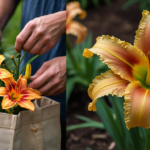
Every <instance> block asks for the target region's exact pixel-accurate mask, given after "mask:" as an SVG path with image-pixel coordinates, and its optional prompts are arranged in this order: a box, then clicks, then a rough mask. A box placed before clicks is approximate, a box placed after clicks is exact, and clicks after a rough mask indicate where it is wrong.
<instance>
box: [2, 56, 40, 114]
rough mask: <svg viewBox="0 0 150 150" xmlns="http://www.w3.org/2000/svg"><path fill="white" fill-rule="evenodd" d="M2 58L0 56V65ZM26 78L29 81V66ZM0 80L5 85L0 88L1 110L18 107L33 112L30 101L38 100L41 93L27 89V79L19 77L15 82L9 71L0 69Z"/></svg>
mask: <svg viewBox="0 0 150 150" xmlns="http://www.w3.org/2000/svg"><path fill="white" fill-rule="evenodd" d="M4 59H5V58H4V56H3V55H0V65H1V63H2V62H3V60H4ZM27 72H28V73H26V76H27V77H28V79H29V75H30V72H31V66H30V65H28V66H27ZM0 80H1V81H3V82H4V83H5V87H0V96H3V97H4V98H3V100H2V103H1V105H2V109H7V110H8V109H10V108H12V107H14V106H15V107H16V106H17V105H20V107H23V108H26V109H29V110H31V111H34V109H35V107H34V105H33V103H32V102H31V100H34V99H40V98H41V93H40V92H39V91H38V90H34V89H32V88H28V87H27V78H26V77H25V76H22V75H20V77H19V79H18V80H17V82H16V81H15V79H14V77H13V74H11V73H10V72H9V71H7V70H5V69H3V68H0Z"/></svg>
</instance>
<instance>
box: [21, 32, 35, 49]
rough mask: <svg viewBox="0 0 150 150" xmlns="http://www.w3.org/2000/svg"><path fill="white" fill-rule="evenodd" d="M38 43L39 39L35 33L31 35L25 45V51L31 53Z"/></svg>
mask: <svg viewBox="0 0 150 150" xmlns="http://www.w3.org/2000/svg"><path fill="white" fill-rule="evenodd" d="M36 43H38V38H37V37H36V35H35V34H34V32H33V33H32V34H31V35H30V37H29V38H28V39H27V41H26V42H25V43H24V45H23V49H24V50H25V51H30V50H31V49H32V48H33V47H34V45H35V44H36Z"/></svg>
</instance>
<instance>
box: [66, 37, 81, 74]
mask: <svg viewBox="0 0 150 150" xmlns="http://www.w3.org/2000/svg"><path fill="white" fill-rule="evenodd" d="M66 47H67V52H68V54H69V55H70V57H71V60H72V63H73V65H74V67H75V68H76V69H77V71H78V73H79V75H80V76H82V77H84V74H83V72H82V70H81V68H80V67H79V65H78V63H77V62H76V60H75V58H74V56H73V55H72V48H71V44H70V41H69V37H68V35H66Z"/></svg>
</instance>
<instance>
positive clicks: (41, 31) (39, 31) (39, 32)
mask: <svg viewBox="0 0 150 150" xmlns="http://www.w3.org/2000/svg"><path fill="white" fill-rule="evenodd" d="M42 35H44V30H43V29H41V28H40V29H38V30H37V36H42Z"/></svg>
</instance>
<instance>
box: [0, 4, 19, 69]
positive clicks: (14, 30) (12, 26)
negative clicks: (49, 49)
mask: <svg viewBox="0 0 150 150" xmlns="http://www.w3.org/2000/svg"><path fill="white" fill-rule="evenodd" d="M21 8H22V1H21V2H20V3H19V5H18V7H17V9H16V11H15V13H14V15H13V16H12V18H11V19H10V21H9V22H8V24H7V26H6V27H5V29H4V30H3V31H2V41H1V53H2V54H3V55H4V56H5V57H6V63H7V65H8V66H9V68H10V69H12V68H13V67H14V66H13V65H14V64H13V63H12V60H11V59H10V57H11V55H16V54H17V53H16V52H15V50H14V44H15V40H16V36H17V35H18V34H19V32H20V21H21Z"/></svg>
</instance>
